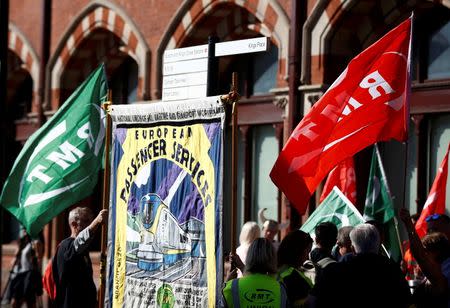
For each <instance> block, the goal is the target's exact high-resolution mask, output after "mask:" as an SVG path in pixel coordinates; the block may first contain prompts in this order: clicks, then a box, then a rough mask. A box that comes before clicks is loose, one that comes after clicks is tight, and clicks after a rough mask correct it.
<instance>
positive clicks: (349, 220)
mask: <svg viewBox="0 0 450 308" xmlns="http://www.w3.org/2000/svg"><path fill="white" fill-rule="evenodd" d="M327 221H330V222H332V223H334V224H335V225H336V227H337V228H338V229H339V228H341V227H345V226H357V225H359V224H362V223H364V219H363V217H362V216H361V214H360V213H359V212H358V210H357V209H356V208H355V206H354V205H353V204H352V203H351V202H350V200H348V199H347V197H346V196H345V195H344V194H343V193H342V192H341V191H340V190H339V189H338V188H337V187H336V186H335V187H333V190H332V191H331V192H330V194H329V195H328V197H326V198H325V200H323V202H322V203H321V204H320V205H319V206H318V207H317V209H316V210H315V211H314V212H313V213H312V214H311V216H309V218H308V220H306V222H305V223H304V224H303V226H302V227H301V228H300V230H302V231H304V232H306V233H309V234H314V230H315V228H316V226H317V225H318V224H320V223H322V222H327Z"/></svg>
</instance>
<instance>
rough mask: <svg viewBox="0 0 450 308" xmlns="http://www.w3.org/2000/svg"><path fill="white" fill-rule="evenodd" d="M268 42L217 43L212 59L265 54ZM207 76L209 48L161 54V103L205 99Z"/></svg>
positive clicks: (251, 40) (266, 39)
mask: <svg viewBox="0 0 450 308" xmlns="http://www.w3.org/2000/svg"><path fill="white" fill-rule="evenodd" d="M268 47H269V39H268V38H267V37H258V38H253V39H245V40H237V41H229V42H223V43H216V44H215V46H214V48H215V54H214V56H215V57H221V56H230V55H236V54H244V53H253V52H260V51H267V50H268ZM207 75H208V45H198V46H191V47H185V48H177V49H170V50H166V51H165V52H164V55H163V91H162V100H163V101H172V100H184V99H192V98H199V97H205V96H206V92H207Z"/></svg>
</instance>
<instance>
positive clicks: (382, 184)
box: [364, 144, 402, 262]
mask: <svg viewBox="0 0 450 308" xmlns="http://www.w3.org/2000/svg"><path fill="white" fill-rule="evenodd" d="M364 219H365V220H366V221H371V220H375V221H376V222H378V224H379V225H381V226H383V231H384V242H383V244H384V246H385V247H386V250H387V251H388V252H389V254H390V257H391V259H393V260H394V261H396V262H399V261H400V259H401V257H402V254H401V250H400V242H399V237H398V232H397V220H396V218H395V212H394V203H393V201H392V197H391V193H390V191H389V186H388V183H387V179H386V175H385V173H384V168H383V164H382V162H381V156H380V152H379V151H378V147H377V145H376V144H375V146H374V149H373V155H372V163H371V166H370V176H369V183H368V185H367V196H366V205H365V207H364Z"/></svg>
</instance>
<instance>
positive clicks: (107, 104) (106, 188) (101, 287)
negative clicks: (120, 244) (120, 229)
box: [98, 90, 112, 308]
mask: <svg viewBox="0 0 450 308" xmlns="http://www.w3.org/2000/svg"><path fill="white" fill-rule="evenodd" d="M111 96H112V95H111V90H108V101H107V102H105V103H103V105H102V108H103V110H104V111H105V117H106V129H105V135H106V136H105V171H104V173H103V195H102V207H103V209H104V210H105V209H106V210H107V209H108V207H109V178H110V174H111V165H110V162H109V160H110V158H109V153H110V144H111V115H110V114H109V112H110V107H111V105H112V99H111ZM107 240H108V223H107V221H106V222H104V223H103V224H102V240H101V251H100V285H99V294H98V307H99V308H103V306H104V302H105V281H106V277H105V272H106V250H107V247H106V246H107Z"/></svg>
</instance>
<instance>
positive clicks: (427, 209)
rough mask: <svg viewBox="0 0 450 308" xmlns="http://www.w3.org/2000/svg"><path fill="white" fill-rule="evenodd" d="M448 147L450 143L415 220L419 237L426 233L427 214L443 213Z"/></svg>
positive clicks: (449, 146)
mask: <svg viewBox="0 0 450 308" xmlns="http://www.w3.org/2000/svg"><path fill="white" fill-rule="evenodd" d="M449 149H450V144H449V145H448V147H447V153H446V154H445V156H444V159H443V160H442V163H441V166H440V167H439V169H438V172H437V174H436V178H435V179H434V182H433V186H431V189H430V193H429V194H428V198H427V201H425V205H424V206H423V209H422V213H420V217H419V219H418V220H417V222H416V232H417V234H418V235H419V237H420V238H422V237H424V236H425V234H427V222H426V219H427V217H428V216H430V215H433V214H445V190H446V188H447V176H448V151H449Z"/></svg>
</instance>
